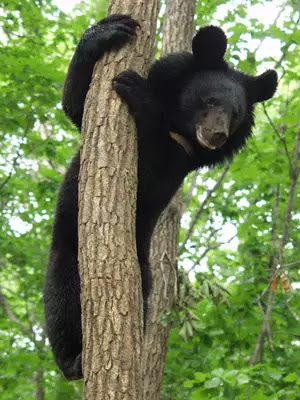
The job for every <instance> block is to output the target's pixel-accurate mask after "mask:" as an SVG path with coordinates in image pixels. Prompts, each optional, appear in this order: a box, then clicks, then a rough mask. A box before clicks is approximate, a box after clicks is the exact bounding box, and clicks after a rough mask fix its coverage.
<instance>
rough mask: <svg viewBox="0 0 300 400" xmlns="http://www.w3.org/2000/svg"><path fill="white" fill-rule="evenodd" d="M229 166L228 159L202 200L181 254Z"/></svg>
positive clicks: (180, 250) (182, 246)
mask: <svg viewBox="0 0 300 400" xmlns="http://www.w3.org/2000/svg"><path fill="white" fill-rule="evenodd" d="M229 167H230V161H226V164H225V167H224V169H223V171H222V174H221V175H220V177H219V179H218V180H217V182H216V183H215V185H214V187H213V188H212V189H211V190H209V191H208V192H207V195H206V197H205V199H204V201H203V202H202V204H201V205H200V207H199V209H198V211H197V212H196V214H195V215H194V217H193V219H192V222H191V224H190V227H189V229H188V231H187V233H186V235H185V238H184V239H183V242H182V245H181V247H180V248H179V251H178V254H179V255H180V254H182V252H183V251H184V249H185V245H186V243H187V241H188V240H189V238H190V236H191V234H192V232H193V230H194V228H195V225H196V223H197V221H198V219H199V217H200V215H201V213H202V211H203V210H204V207H205V205H206V204H207V202H208V200H209V199H210V198H211V197H212V195H213V193H214V192H215V191H216V190H217V189H218V187H219V186H220V185H221V182H222V181H223V179H224V178H225V176H226V174H227V172H228V170H229Z"/></svg>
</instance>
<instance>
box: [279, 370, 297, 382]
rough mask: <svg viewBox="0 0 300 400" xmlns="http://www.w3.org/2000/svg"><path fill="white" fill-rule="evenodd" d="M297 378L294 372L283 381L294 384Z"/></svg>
mask: <svg viewBox="0 0 300 400" xmlns="http://www.w3.org/2000/svg"><path fill="white" fill-rule="evenodd" d="M298 378H299V377H298V375H297V374H296V372H291V373H290V374H288V375H287V376H286V377H284V378H283V380H284V382H295V381H297V379H298Z"/></svg>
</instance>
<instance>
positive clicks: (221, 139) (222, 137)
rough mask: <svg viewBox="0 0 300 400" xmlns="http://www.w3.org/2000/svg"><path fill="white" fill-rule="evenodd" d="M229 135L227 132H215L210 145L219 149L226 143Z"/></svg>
mask: <svg viewBox="0 0 300 400" xmlns="http://www.w3.org/2000/svg"><path fill="white" fill-rule="evenodd" d="M227 138H228V135H226V133H225V132H214V133H213V134H212V136H211V139H210V144H211V145H213V146H214V147H216V148H217V149H219V148H220V147H222V146H223V144H224V143H225V142H226V140H227Z"/></svg>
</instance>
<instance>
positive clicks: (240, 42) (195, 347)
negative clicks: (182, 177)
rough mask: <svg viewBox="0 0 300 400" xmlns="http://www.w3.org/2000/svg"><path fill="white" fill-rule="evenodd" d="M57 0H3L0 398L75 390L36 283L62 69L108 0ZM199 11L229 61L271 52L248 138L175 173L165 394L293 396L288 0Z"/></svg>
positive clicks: (63, 144)
mask: <svg viewBox="0 0 300 400" xmlns="http://www.w3.org/2000/svg"><path fill="white" fill-rule="evenodd" d="M57 4H58V3H56V2H54V1H51V0H44V1H39V0H26V1H25V0H24V1H22V2H20V1H18V0H10V1H0V41H1V49H0V52H1V53H0V54H1V60H2V62H1V64H0V87H1V90H0V121H1V124H0V141H1V144H0V400H11V399H13V400H15V399H20V400H23V399H24V400H33V399H36V400H44V399H55V400H66V399H80V398H81V383H78V382H76V383H67V382H66V381H65V380H64V379H63V378H62V377H61V375H60V373H59V372H58V370H57V368H56V366H55V364H54V361H53V358H52V354H51V351H50V348H49V345H48V342H47V339H46V337H45V331H44V317H43V307H42V286H43V280H44V275H45V268H46V264H47V255H48V248H49V243H50V236H51V225H52V222H53V214H54V208H55V202H56V198H57V192H58V188H59V185H60V183H61V181H62V178H63V174H64V172H65V170H66V167H67V166H68V163H69V161H70V159H71V158H72V155H73V154H74V152H75V149H76V148H77V146H78V143H79V134H78V133H77V132H76V130H75V128H74V126H72V125H71V124H70V122H69V121H68V120H67V119H66V117H65V116H64V114H63V112H62V109H61V104H60V98H61V90H62V84H63V81H64V77H65V74H66V70H67V67H68V63H69V61H70V58H71V56H72V53H73V51H74V49H75V46H76V44H77V43H78V40H79V38H80V36H81V34H82V32H83V31H84V30H85V29H86V28H87V27H88V26H89V25H90V24H91V23H93V22H95V21H97V20H99V19H101V18H103V17H104V16H105V12H106V6H107V4H106V1H103V0H91V1H88V0H86V1H81V2H80V3H77V4H76V5H75V6H74V8H73V9H72V10H68V11H67V12H66V11H65V12H64V11H62V10H61V9H60V8H58V6H57ZM164 8H165V7H164V2H163V1H162V8H161V12H160V18H159V23H158V27H157V51H156V58H157V57H159V54H160V48H161V39H162V37H161V31H162V24H163V20H164V15H163V14H164ZM210 23H214V24H216V25H219V26H222V27H223V29H224V30H225V31H226V33H227V35H228V38H229V49H228V53H227V59H228V61H229V62H230V63H231V64H233V65H234V66H236V67H237V68H239V69H240V70H242V71H243V72H246V73H251V74H258V73H261V72H262V71H263V70H265V69H266V68H276V70H277V72H278V74H279V89H278V92H277V94H276V95H275V97H274V98H273V99H272V100H270V101H268V102H267V103H265V104H264V105H259V106H258V107H257V108H256V126H255V129H254V135H253V138H252V139H251V140H250V141H249V142H248V145H247V147H246V149H245V150H244V151H243V152H242V153H241V154H239V155H237V156H236V157H235V159H234V161H233V162H231V163H230V164H226V165H225V166H224V165H223V166H220V167H218V168H216V169H214V170H201V171H197V172H195V173H193V174H192V175H190V176H189V177H188V178H187V179H186V182H185V185H184V197H183V209H184V213H183V217H182V221H181V231H180V238H179V239H180V243H179V254H178V257H179V266H180V267H181V268H180V272H179V282H180V286H179V294H180V296H179V299H178V301H177V304H176V307H175V309H174V310H172V311H170V313H169V314H166V315H163V316H162V323H165V322H166V320H169V319H172V320H173V324H174V328H173V330H172V332H171V337H170V342H169V352H168V355H167V361H166V367H165V375H164V385H163V391H162V397H161V398H162V400H175V399H176V400H188V399H191V400H201V399H212V400H215V399H237V400H238V399H240V400H265V399H270V400H277V399H288V400H299V399H300V373H299V365H300V351H299V349H300V328H299V327H300V301H299V300H300V230H299V225H300V189H299V182H298V180H299V147H300V126H299V122H300V120H299V115H300V104H299V72H300V53H299V48H297V47H296V44H297V43H300V32H299V3H297V1H283V0H277V1H258V0H251V1H241V0H231V1H219V0H213V1H209V2H206V1H197V6H196V15H195V24H196V26H202V25H205V24H210Z"/></svg>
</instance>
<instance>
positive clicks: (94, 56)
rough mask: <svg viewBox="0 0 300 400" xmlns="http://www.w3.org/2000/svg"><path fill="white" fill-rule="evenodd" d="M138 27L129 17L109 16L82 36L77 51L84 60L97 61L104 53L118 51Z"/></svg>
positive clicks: (132, 36) (134, 34)
mask: <svg viewBox="0 0 300 400" xmlns="http://www.w3.org/2000/svg"><path fill="white" fill-rule="evenodd" d="M139 26H140V24H139V23H138V22H137V21H135V20H134V19H133V18H131V16H130V15H122V14H113V15H110V16H109V17H107V18H104V19H102V20H101V21H99V22H98V23H97V24H95V25H93V26H92V27H91V28H89V29H88V30H87V31H86V32H85V33H84V34H83V36H82V38H81V40H80V43H79V47H78V48H79V51H80V52H81V53H82V54H83V56H84V57H85V58H86V59H89V60H92V61H97V60H98V59H99V58H100V57H101V55H102V54H103V53H104V52H106V51H109V50H112V49H119V48H121V47H122V46H124V45H125V44H126V43H127V42H128V41H129V40H130V39H132V38H134V37H135V36H136V29H137V27H139Z"/></svg>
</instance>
